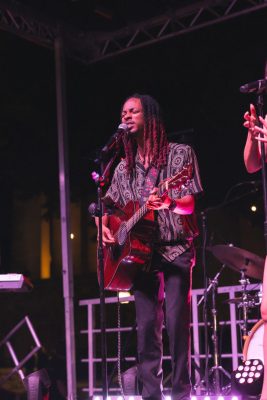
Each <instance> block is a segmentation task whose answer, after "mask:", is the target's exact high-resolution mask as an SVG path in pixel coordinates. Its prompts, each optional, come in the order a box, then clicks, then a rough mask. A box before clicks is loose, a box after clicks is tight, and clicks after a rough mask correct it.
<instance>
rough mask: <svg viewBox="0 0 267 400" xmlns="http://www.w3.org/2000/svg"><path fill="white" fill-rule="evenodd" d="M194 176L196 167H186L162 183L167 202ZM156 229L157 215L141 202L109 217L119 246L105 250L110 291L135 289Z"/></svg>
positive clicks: (160, 185)
mask: <svg viewBox="0 0 267 400" xmlns="http://www.w3.org/2000/svg"><path fill="white" fill-rule="evenodd" d="M191 176H192V165H191V164H190V165H185V166H184V167H183V169H182V170H181V171H179V172H178V173H177V174H175V175H174V176H172V177H170V178H168V179H165V180H163V181H162V182H160V184H159V185H158V191H159V193H160V196H161V197H162V198H163V199H164V196H166V195H167V194H168V191H169V190H170V189H178V190H180V189H181V188H182V187H185V186H186V185H187V184H188V182H189V180H190V179H191ZM155 228H156V225H155V221H154V211H153V210H149V209H148V208H147V205H146V203H145V204H144V205H143V206H141V207H140V205H139V203H138V202H135V201H130V202H129V203H127V204H126V206H124V207H123V208H122V209H119V212H115V213H114V214H113V215H110V216H109V229H110V230H111V232H112V234H113V236H114V238H115V244H112V245H109V246H105V247H104V249H103V253H104V254H103V255H104V288H105V289H106V290H114V291H126V290H130V289H131V287H132V285H133V281H134V278H135V276H136V273H137V271H138V270H139V269H140V268H142V269H145V267H146V266H148V265H149V262H150V259H151V255H152V246H153V238H154V232H155ZM98 279H99V263H98Z"/></svg>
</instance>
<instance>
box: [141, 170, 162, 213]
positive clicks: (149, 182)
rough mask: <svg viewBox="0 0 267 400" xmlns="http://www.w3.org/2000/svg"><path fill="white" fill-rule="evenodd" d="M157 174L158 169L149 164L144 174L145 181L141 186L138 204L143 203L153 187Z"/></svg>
mask: <svg viewBox="0 0 267 400" xmlns="http://www.w3.org/2000/svg"><path fill="white" fill-rule="evenodd" d="M158 176H159V170H158V169H157V168H156V167H155V166H153V165H152V166H151V167H150V168H149V170H148V172H147V174H146V177H145V183H144V186H143V190H142V194H141V197H140V199H139V203H140V206H142V205H143V204H145V202H146V201H147V199H148V197H149V195H150V193H151V191H152V189H153V188H154V187H155V185H156V182H157V179H158Z"/></svg>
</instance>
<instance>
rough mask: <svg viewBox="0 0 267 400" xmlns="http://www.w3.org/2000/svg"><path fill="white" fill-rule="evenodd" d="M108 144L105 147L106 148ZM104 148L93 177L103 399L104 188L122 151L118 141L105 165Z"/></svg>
mask: <svg viewBox="0 0 267 400" xmlns="http://www.w3.org/2000/svg"><path fill="white" fill-rule="evenodd" d="M105 148H106V146H105V147H104V148H103V149H105ZM103 149H102V150H101V151H100V153H99V157H98V159H96V160H95V162H96V163H97V164H99V167H100V174H98V173H96V172H93V173H92V178H93V180H94V181H95V183H96V185H97V207H96V209H95V210H94V216H96V217H98V248H97V258H98V271H99V291H100V327H101V358H102V362H101V367H102V368H101V371H102V393H103V400H107V398H108V378H107V337H106V309H105V281H104V251H103V250H104V248H103V237H102V233H103V209H104V207H103V200H102V198H103V188H104V187H105V186H106V184H107V183H108V181H109V176H110V169H111V167H112V165H113V163H114V161H115V160H116V158H117V157H118V154H119V152H120V149H119V146H118V142H116V146H115V152H114V154H113V156H112V157H111V159H110V160H109V162H108V163H107V164H106V166H104V161H103V155H104V154H106V151H103Z"/></svg>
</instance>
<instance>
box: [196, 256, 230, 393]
mask: <svg viewBox="0 0 267 400" xmlns="http://www.w3.org/2000/svg"><path fill="white" fill-rule="evenodd" d="M225 267H226V265H225V264H223V265H222V267H221V269H220V271H219V272H218V273H217V274H216V275H215V277H214V278H213V279H210V280H209V286H208V288H207V289H206V291H205V293H204V295H203V296H202V297H201V298H200V300H199V302H198V304H197V305H198V306H199V305H200V304H201V303H202V301H203V300H204V299H205V298H206V296H207V294H208V293H209V292H210V291H211V298H212V305H211V315H212V335H211V339H212V343H213V362H214V365H213V367H211V368H210V370H209V371H208V377H209V378H210V377H213V388H214V392H215V393H214V394H221V393H222V390H223V388H222V387H221V382H220V381H221V379H220V373H222V374H224V375H225V376H226V377H227V378H228V379H229V380H230V379H231V375H230V374H229V372H228V371H226V370H225V369H224V368H223V367H222V366H221V365H219V346H218V320H217V308H216V295H217V288H218V279H219V276H220V274H221V272H222V270H223V269H224V268H225ZM203 383H204V380H201V381H200V384H203ZM195 388H196V387H195ZM227 388H228V386H227Z"/></svg>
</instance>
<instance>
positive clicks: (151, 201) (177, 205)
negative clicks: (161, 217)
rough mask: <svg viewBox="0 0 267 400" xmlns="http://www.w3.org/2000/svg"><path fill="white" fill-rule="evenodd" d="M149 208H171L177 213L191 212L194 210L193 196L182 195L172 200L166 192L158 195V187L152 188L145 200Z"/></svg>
mask: <svg viewBox="0 0 267 400" xmlns="http://www.w3.org/2000/svg"><path fill="white" fill-rule="evenodd" d="M147 208H148V209H149V210H171V211H172V212H175V213H177V214H182V215H186V214H192V212H193V211H194V197H193V196H191V195H188V196H184V197H183V198H181V199H176V200H173V199H171V198H170V197H169V196H168V195H167V194H163V195H161V196H160V195H159V194H158V188H154V189H153V191H152V192H151V194H150V196H149V198H148V200H147Z"/></svg>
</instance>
